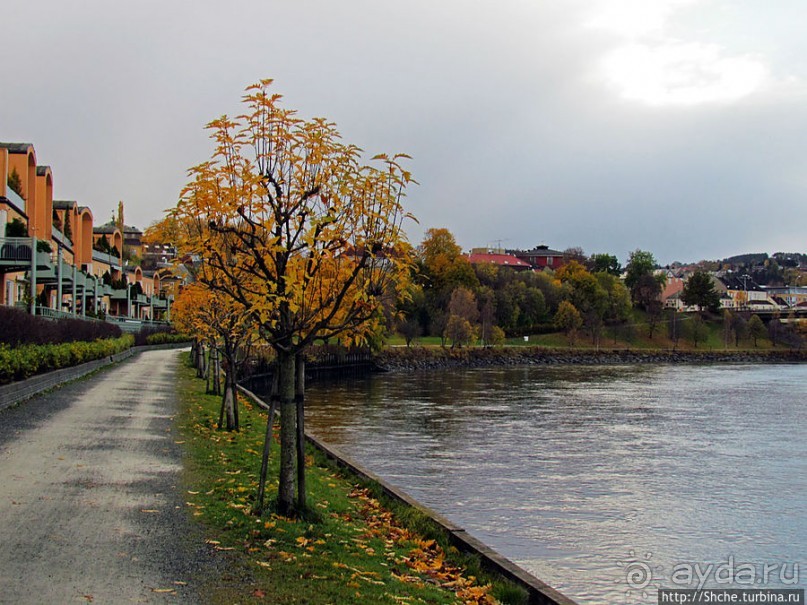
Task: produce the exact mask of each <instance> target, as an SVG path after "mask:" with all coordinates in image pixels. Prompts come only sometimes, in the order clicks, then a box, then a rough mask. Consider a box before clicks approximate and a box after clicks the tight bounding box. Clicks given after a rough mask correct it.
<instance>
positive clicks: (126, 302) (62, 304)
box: [0, 142, 175, 329]
mask: <svg viewBox="0 0 807 605" xmlns="http://www.w3.org/2000/svg"><path fill="white" fill-rule="evenodd" d="M102 237H103V238H104V239H105V241H106V245H102V244H100V243H99V242H100V240H101V239H102ZM174 292H175V279H174V278H173V276H172V275H170V272H169V271H167V270H156V271H148V272H144V271H143V270H142V269H141V268H140V267H139V266H137V265H136V264H134V263H131V262H128V261H127V259H126V258H125V255H124V234H123V233H122V232H121V231H120V229H117V228H113V229H111V230H109V229H99V228H96V227H94V218H93V213H92V210H91V209H90V208H88V207H87V206H83V205H81V204H79V203H78V202H77V201H75V200H59V199H56V200H55V199H54V176H53V171H52V169H51V167H50V166H43V165H39V164H38V162H37V156H36V150H35V149H34V146H33V145H32V144H30V143H1V142H0V304H2V305H10V306H17V307H24V308H25V309H27V310H28V311H29V312H31V313H33V314H37V315H44V316H48V317H65V316H70V317H95V318H104V319H106V320H107V321H113V322H117V323H126V324H130V325H131V326H132V329H134V328H135V327H137V326H138V325H139V324H142V323H143V322H151V321H165V320H168V319H170V305H171V301H172V299H173V294H174Z"/></svg>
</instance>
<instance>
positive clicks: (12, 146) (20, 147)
mask: <svg viewBox="0 0 807 605" xmlns="http://www.w3.org/2000/svg"><path fill="white" fill-rule="evenodd" d="M33 146H34V144H33V143H0V147H2V148H4V149H8V152H9V153H28V150H29V149H30V148H31V147H33Z"/></svg>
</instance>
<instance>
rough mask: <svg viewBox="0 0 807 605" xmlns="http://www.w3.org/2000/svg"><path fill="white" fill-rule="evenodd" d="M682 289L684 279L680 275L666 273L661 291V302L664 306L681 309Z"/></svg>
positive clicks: (682, 305)
mask: <svg viewBox="0 0 807 605" xmlns="http://www.w3.org/2000/svg"><path fill="white" fill-rule="evenodd" d="M683 291H684V280H683V279H682V278H680V277H671V276H670V275H669V274H668V275H667V281H666V282H665V284H664V289H663V290H662V291H661V302H662V303H663V304H664V307H665V308H667V309H675V310H677V311H680V310H682V309H683V308H684V303H683V302H682V301H681V292H683Z"/></svg>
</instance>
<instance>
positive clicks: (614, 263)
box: [589, 253, 622, 276]
mask: <svg viewBox="0 0 807 605" xmlns="http://www.w3.org/2000/svg"><path fill="white" fill-rule="evenodd" d="M589 264H590V265H591V272H592V273H609V274H610V275H616V276H619V275H622V265H620V264H619V259H618V258H617V257H616V256H614V255H613V254H604V253H603V254H594V255H592V256H591V259H590V260H589Z"/></svg>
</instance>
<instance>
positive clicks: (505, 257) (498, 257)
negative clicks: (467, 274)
mask: <svg viewBox="0 0 807 605" xmlns="http://www.w3.org/2000/svg"><path fill="white" fill-rule="evenodd" d="M468 261H469V262H470V263H471V264H472V265H496V266H497V267H509V268H510V269H513V270H515V271H529V270H530V269H532V265H530V264H529V263H527V262H525V261H523V260H521V259H520V258H517V257H515V256H513V255H512V254H507V253H506V252H505V251H504V250H500V249H490V248H474V249H473V250H471V253H470V254H469V255H468Z"/></svg>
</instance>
